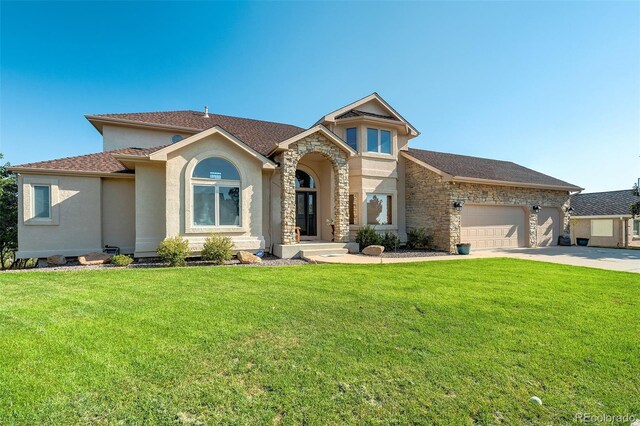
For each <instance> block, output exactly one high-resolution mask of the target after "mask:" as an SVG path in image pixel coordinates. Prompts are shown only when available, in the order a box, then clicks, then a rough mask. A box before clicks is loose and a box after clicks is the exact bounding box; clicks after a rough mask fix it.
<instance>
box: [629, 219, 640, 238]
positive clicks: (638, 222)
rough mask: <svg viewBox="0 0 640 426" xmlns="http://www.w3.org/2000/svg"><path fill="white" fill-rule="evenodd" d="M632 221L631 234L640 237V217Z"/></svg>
mask: <svg viewBox="0 0 640 426" xmlns="http://www.w3.org/2000/svg"><path fill="white" fill-rule="evenodd" d="M631 222H632V223H631V236H632V237H633V238H637V237H640V219H633V220H632V221H631Z"/></svg>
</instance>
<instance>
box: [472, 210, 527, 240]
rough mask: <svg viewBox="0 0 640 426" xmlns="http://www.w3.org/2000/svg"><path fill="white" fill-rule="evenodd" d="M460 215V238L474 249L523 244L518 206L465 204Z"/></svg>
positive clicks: (522, 228)
mask: <svg viewBox="0 0 640 426" xmlns="http://www.w3.org/2000/svg"><path fill="white" fill-rule="evenodd" d="M461 219H462V222H461V223H462V227H461V229H460V237H461V241H462V242H469V243H471V246H472V247H474V248H476V249H485V248H486V249H490V248H507V247H524V246H525V226H524V224H525V214H524V210H523V209H522V208H520V207H510V206H488V205H466V206H464V208H463V210H462V218H461Z"/></svg>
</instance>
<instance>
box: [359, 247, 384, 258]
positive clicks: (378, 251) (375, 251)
mask: <svg viewBox="0 0 640 426" xmlns="http://www.w3.org/2000/svg"><path fill="white" fill-rule="evenodd" d="M383 251H384V246H376V245H373V246H366V247H365V248H364V249H363V250H362V254H366V255H367V256H381V255H382V252H383Z"/></svg>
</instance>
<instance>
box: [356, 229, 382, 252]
mask: <svg viewBox="0 0 640 426" xmlns="http://www.w3.org/2000/svg"><path fill="white" fill-rule="evenodd" d="M356 242H357V243H358V244H360V250H362V249H363V248H365V247H367V246H372V245H380V243H381V242H382V237H380V235H379V234H378V233H377V232H376V230H375V228H374V227H373V226H370V225H365V226H363V227H361V228H360V229H358V232H356Z"/></svg>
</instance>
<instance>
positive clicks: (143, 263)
mask: <svg viewBox="0 0 640 426" xmlns="http://www.w3.org/2000/svg"><path fill="white" fill-rule="evenodd" d="M307 263H308V262H307V261H305V260H302V259H280V258H279V257H276V256H272V255H265V256H264V257H263V258H262V263H256V264H251V265H249V264H245V265H243V264H241V263H240V261H238V259H236V258H235V257H234V258H233V259H231V260H230V261H229V262H227V263H226V264H224V265H221V266H229V267H232V266H233V267H244V266H248V267H270V266H271V267H273V266H299V265H306V264H307ZM194 266H214V264H213V263H212V262H206V261H203V260H196V259H191V260H187V267H194ZM168 267H169V266H168V265H167V264H166V263H162V262H161V261H160V259H157V258H140V259H136V260H135V261H134V262H133V263H132V264H131V265H129V266H122V267H118V266H114V265H111V264H109V263H108V264H106V265H80V263H78V260H77V259H74V258H71V259H69V260H67V264H66V265H65V266H39V267H37V268H29V269H9V270H7V271H3V272H54V271H95V270H100V269H111V268H116V269H118V268H120V269H136V268H168Z"/></svg>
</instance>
